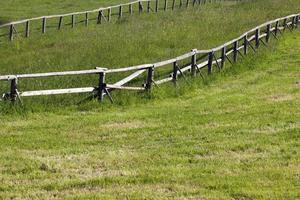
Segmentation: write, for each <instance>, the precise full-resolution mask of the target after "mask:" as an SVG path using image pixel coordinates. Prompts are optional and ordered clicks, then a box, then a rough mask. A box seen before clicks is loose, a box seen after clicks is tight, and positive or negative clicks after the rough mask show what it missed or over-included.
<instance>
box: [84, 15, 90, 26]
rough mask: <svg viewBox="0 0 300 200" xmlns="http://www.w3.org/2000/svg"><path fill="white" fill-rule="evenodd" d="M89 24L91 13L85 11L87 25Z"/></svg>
mask: <svg viewBox="0 0 300 200" xmlns="http://www.w3.org/2000/svg"><path fill="white" fill-rule="evenodd" d="M88 25H89V13H88V12H86V13H85V26H88Z"/></svg>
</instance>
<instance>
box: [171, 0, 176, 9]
mask: <svg viewBox="0 0 300 200" xmlns="http://www.w3.org/2000/svg"><path fill="white" fill-rule="evenodd" d="M175 5H176V0H173V4H172V10H174V9H175Z"/></svg>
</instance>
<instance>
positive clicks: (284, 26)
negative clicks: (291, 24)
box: [283, 18, 287, 31]
mask: <svg viewBox="0 0 300 200" xmlns="http://www.w3.org/2000/svg"><path fill="white" fill-rule="evenodd" d="M286 28H287V19H286V18H285V19H284V20H283V30H284V31H285V29H286Z"/></svg>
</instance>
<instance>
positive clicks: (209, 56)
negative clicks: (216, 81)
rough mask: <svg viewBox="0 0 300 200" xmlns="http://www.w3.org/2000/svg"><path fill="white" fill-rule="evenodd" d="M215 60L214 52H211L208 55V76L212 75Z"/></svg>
mask: <svg viewBox="0 0 300 200" xmlns="http://www.w3.org/2000/svg"><path fill="white" fill-rule="evenodd" d="M213 59H214V52H213V51H211V52H209V53H208V63H207V68H208V74H209V75H210V74H211V73H212V65H213Z"/></svg>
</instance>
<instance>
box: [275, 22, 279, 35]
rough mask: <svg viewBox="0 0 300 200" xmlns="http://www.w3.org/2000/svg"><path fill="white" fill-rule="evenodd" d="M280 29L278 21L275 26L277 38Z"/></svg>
mask: <svg viewBox="0 0 300 200" xmlns="http://www.w3.org/2000/svg"><path fill="white" fill-rule="evenodd" d="M278 27H279V21H276V24H275V33H274V34H275V36H277V34H278V31H279V29H278Z"/></svg>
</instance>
